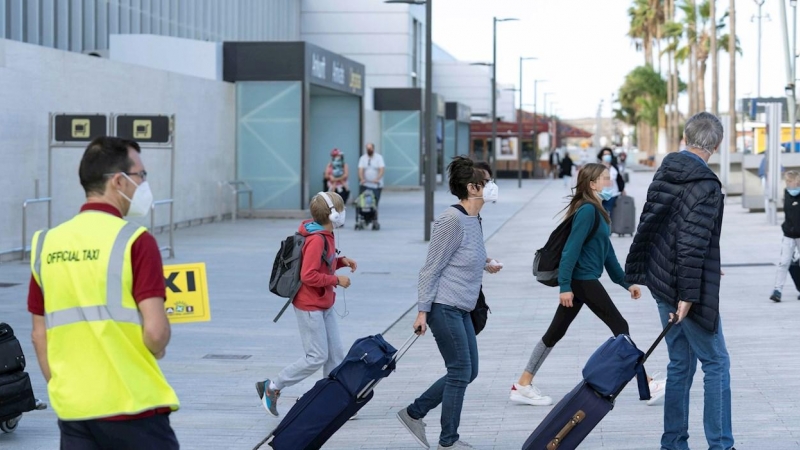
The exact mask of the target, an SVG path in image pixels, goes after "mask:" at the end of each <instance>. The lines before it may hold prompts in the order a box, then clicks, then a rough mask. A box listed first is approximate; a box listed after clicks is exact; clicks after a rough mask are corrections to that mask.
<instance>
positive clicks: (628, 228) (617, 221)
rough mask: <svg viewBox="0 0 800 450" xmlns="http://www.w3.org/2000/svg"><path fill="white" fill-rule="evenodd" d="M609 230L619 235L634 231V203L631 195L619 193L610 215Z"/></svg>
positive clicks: (631, 233)
mask: <svg viewBox="0 0 800 450" xmlns="http://www.w3.org/2000/svg"><path fill="white" fill-rule="evenodd" d="M611 232H612V233H617V234H618V235H620V236H623V235H626V234H630V235H631V236H633V233H634V232H636V205H635V204H634V202H633V197H630V196H627V195H620V196H618V197H617V204H616V205H615V206H614V212H613V213H612V215H611Z"/></svg>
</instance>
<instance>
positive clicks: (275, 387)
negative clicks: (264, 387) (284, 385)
mask: <svg viewBox="0 0 800 450" xmlns="http://www.w3.org/2000/svg"><path fill="white" fill-rule="evenodd" d="M269 388H270V389H272V390H273V391H277V390H278V386H275V382H274V381H270V382H269Z"/></svg>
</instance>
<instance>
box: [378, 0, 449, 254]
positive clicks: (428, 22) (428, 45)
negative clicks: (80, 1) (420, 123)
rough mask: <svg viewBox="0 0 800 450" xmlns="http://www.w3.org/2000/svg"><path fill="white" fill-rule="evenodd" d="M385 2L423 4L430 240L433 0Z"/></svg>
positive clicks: (390, 0)
mask: <svg viewBox="0 0 800 450" xmlns="http://www.w3.org/2000/svg"><path fill="white" fill-rule="evenodd" d="M385 2H386V3H406V4H409V5H422V4H424V5H425V139H424V141H425V157H424V170H425V186H424V187H425V206H424V208H425V219H424V220H425V224H424V225H425V240H426V241H430V240H431V225H432V224H433V201H434V189H435V188H436V155H437V152H436V131H435V128H434V123H433V122H434V119H435V118H436V116H435V114H436V112H435V110H434V105H433V34H432V30H433V0H385Z"/></svg>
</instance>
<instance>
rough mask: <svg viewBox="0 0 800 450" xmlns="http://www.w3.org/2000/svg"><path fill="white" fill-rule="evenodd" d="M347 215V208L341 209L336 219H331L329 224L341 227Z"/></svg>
mask: <svg viewBox="0 0 800 450" xmlns="http://www.w3.org/2000/svg"><path fill="white" fill-rule="evenodd" d="M346 217H347V210H346V209H343V210H342V212H340V213H339V216H338V217H337V219H336V220H331V224H333V227H334V228H341V227H343V226H344V221H345V218H346Z"/></svg>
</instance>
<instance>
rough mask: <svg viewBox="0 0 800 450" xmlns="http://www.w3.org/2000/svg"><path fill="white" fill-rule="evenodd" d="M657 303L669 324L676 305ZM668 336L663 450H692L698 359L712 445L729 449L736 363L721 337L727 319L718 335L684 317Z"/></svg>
mask: <svg viewBox="0 0 800 450" xmlns="http://www.w3.org/2000/svg"><path fill="white" fill-rule="evenodd" d="M657 302H658V312H659V314H660V315H661V323H662V324H663V325H664V326H666V325H667V322H668V321H669V314H670V313H674V312H675V308H673V307H672V306H670V305H669V304H668V303H666V302H663V301H660V300H658V301H657ZM666 340H667V350H668V351H669V365H668V366H667V387H666V393H665V395H666V397H665V398H664V434H663V435H662V436H661V449H662V450H688V449H689V442H688V441H689V391H690V390H691V388H692V379H693V378H694V373H695V371H696V370H697V360H698V359H699V360H700V362H701V363H702V364H703V366H702V367H703V394H704V395H703V427H704V429H705V433H706V441H708V448H709V450H729V449H730V448H732V447H733V428H732V426H731V374H730V367H731V362H730V357H729V356H728V349H727V348H726V347H725V337H724V336H723V335H722V320H721V319H720V320H719V324H718V326H717V331H716V333H712V332H710V331H708V330H706V329H705V328H703V327H701V326H699V325H698V324H697V323H696V322H694V321H693V320H692V319H688V318H687V319H684V320H683V321H681V323H679V324H678V325H675V326H674V327H673V329H672V331H670V332H669V333H667V336H666Z"/></svg>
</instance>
